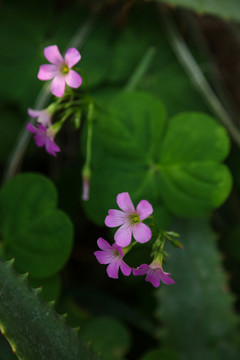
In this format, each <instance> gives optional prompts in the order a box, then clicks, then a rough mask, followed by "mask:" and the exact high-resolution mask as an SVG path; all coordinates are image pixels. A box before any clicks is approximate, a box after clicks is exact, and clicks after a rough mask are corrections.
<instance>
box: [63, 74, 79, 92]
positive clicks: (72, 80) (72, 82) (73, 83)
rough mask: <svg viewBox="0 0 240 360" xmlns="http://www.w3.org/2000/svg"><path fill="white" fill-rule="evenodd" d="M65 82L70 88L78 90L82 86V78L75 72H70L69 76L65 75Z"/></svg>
mask: <svg viewBox="0 0 240 360" xmlns="http://www.w3.org/2000/svg"><path fill="white" fill-rule="evenodd" d="M65 81H66V83H67V84H68V86H70V87H72V88H74V89H76V88H78V87H79V86H80V85H81V84H82V78H81V76H80V75H79V74H78V73H77V72H76V71H74V70H70V71H69V73H68V74H67V75H65Z"/></svg>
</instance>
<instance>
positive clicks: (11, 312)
mask: <svg viewBox="0 0 240 360" xmlns="http://www.w3.org/2000/svg"><path fill="white" fill-rule="evenodd" d="M0 288H1V292H0V319H1V320H0V328H1V331H2V332H3V333H4V334H5V336H6V337H7V338H8V340H9V341H10V343H11V346H12V349H13V351H15V352H16V354H17V356H18V357H19V359H22V360H49V359H51V360H59V359H64V360H68V359H69V360H73V359H74V360H81V359H82V360H94V359H96V360H97V359H99V357H98V356H97V355H95V354H94V353H93V352H92V351H91V349H90V348H89V347H87V345H86V344H85V343H84V342H83V341H82V340H81V339H80V338H79V335H78V332H77V331H76V330H74V329H71V328H70V327H68V326H67V325H66V324H65V320H64V318H62V317H61V316H59V315H57V313H56V312H55V311H54V310H53V308H52V307H51V306H50V304H48V303H45V302H44V301H43V300H41V297H40V295H39V292H36V291H33V290H32V289H30V288H29V287H28V285H27V281H26V279H25V277H21V276H20V275H17V274H16V273H15V271H14V269H13V265H12V262H8V263H4V262H2V261H0Z"/></svg>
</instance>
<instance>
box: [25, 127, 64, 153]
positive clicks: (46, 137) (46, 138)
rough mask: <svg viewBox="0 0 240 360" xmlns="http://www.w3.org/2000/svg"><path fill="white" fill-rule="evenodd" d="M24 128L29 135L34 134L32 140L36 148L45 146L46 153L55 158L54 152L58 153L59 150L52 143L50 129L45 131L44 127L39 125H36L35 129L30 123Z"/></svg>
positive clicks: (52, 136) (52, 135) (52, 137)
mask: <svg viewBox="0 0 240 360" xmlns="http://www.w3.org/2000/svg"><path fill="white" fill-rule="evenodd" d="M26 128H27V130H28V131H29V132H30V133H33V134H35V135H34V140H35V143H36V145H37V146H38V147H42V146H45V148H46V151H47V152H48V153H49V154H51V155H53V156H57V154H56V152H59V151H60V148H59V146H58V145H57V144H56V143H55V142H54V140H53V139H54V134H53V133H52V132H51V130H50V128H49V129H47V128H46V126H43V125H41V124H37V127H35V126H33V125H32V124H31V123H28V124H27V126H26Z"/></svg>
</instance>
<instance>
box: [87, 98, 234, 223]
mask: <svg viewBox="0 0 240 360" xmlns="http://www.w3.org/2000/svg"><path fill="white" fill-rule="evenodd" d="M228 151H229V139H228V136H227V133H226V131H225V130H224V128H222V127H221V126H219V125H218V124H217V123H216V122H215V121H214V119H212V118H211V117H209V116H207V115H204V114H201V113H183V114H181V115H178V116H176V117H175V118H173V119H170V120H169V122H166V115H165V110H164V107H163V105H162V104H161V102H160V101H158V100H157V99H156V98H155V97H153V96H151V95H149V94H146V93H142V92H133V93H128V92H125V93H122V94H120V95H118V96H116V97H115V98H114V99H113V100H112V101H111V102H110V105H109V108H108V110H107V111H106V112H103V113H102V114H99V115H98V119H97V120H96V124H95V128H94V153H93V169H94V173H93V179H92V182H91V198H90V201H89V202H88V203H87V204H86V210H87V213H88V215H89V216H90V217H91V218H92V219H93V220H94V221H96V222H97V223H101V222H102V221H103V219H104V216H106V213H107V210H108V209H109V208H112V207H116V205H115V204H114V202H115V197H116V195H117V194H118V193H120V192H124V191H128V192H129V193H130V194H131V196H132V198H133V199H134V200H135V201H136V202H137V201H139V200H141V198H147V199H148V200H149V201H151V202H152V203H153V204H154V205H157V204H158V203H161V202H164V204H165V206H166V207H167V208H169V209H170V210H171V211H172V212H174V213H175V214H179V215H182V216H187V217H188V216H190V217H192V216H198V215H204V214H206V213H208V212H210V211H211V210H212V209H214V208H216V207H218V206H219V205H220V204H222V203H223V201H224V200H225V199H226V197H227V196H228V194H229V191H230V189H231V175H230V173H229V171H228V170H227V168H226V167H225V166H224V165H221V164H220V162H221V161H222V160H223V159H224V158H225V157H226V155H227V154H228Z"/></svg>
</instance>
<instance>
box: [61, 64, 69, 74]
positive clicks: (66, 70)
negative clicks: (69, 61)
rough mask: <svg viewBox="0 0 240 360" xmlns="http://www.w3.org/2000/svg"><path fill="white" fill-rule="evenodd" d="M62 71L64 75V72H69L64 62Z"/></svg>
mask: <svg viewBox="0 0 240 360" xmlns="http://www.w3.org/2000/svg"><path fill="white" fill-rule="evenodd" d="M62 73H63V74H64V75H66V74H68V73H69V67H68V66H67V65H66V64H65V65H63V67H62Z"/></svg>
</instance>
